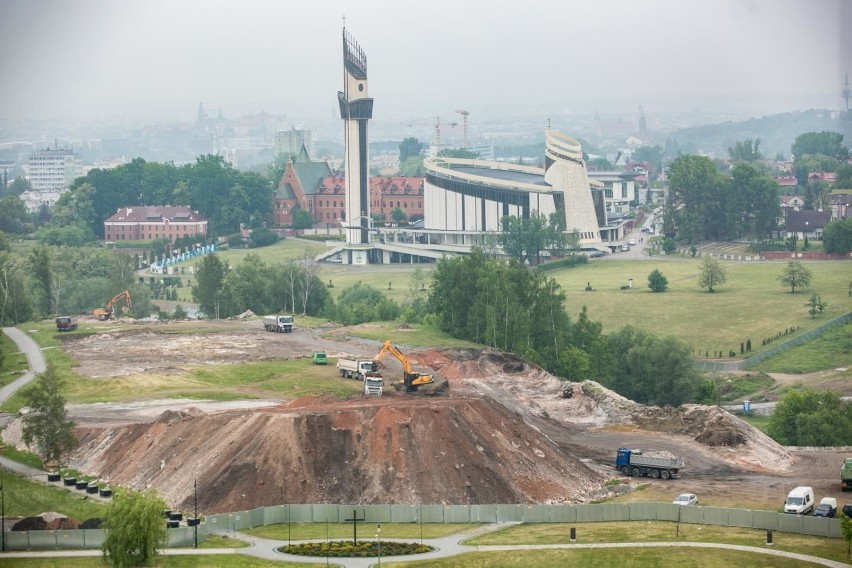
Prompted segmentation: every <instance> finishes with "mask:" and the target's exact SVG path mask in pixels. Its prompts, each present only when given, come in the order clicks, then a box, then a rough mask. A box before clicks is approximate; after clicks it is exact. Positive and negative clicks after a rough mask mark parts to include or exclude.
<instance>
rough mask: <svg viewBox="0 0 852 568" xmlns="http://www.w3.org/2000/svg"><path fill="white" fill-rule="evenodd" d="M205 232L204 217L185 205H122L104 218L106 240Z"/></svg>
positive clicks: (173, 240)
mask: <svg viewBox="0 0 852 568" xmlns="http://www.w3.org/2000/svg"><path fill="white" fill-rule="evenodd" d="M206 234H207V220H206V219H204V218H203V217H202V216H201V215H199V214H198V212H197V211H193V210H192V209H190V208H189V207H172V206H157V207H135V206H134V207H123V208H121V209H119V210H118V211H117V212H116V213H115V214H114V215H113V216H112V217H110V218H109V219H107V220H106V221H104V240H106V241H112V242H115V241H152V240H155V239H169V241H171V242H175V240H176V239H179V238H181V237H196V236H204V235H206Z"/></svg>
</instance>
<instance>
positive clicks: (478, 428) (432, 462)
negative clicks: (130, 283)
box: [4, 318, 843, 514]
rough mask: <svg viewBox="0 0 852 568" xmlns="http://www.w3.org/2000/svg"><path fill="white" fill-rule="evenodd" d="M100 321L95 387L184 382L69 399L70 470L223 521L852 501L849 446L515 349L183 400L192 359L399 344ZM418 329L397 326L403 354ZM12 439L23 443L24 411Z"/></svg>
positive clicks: (346, 354)
mask: <svg viewBox="0 0 852 568" xmlns="http://www.w3.org/2000/svg"><path fill="white" fill-rule="evenodd" d="M91 325H92V327H96V326H97V328H98V330H97V331H96V332H95V333H88V334H80V335H76V334H63V335H62V336H61V338H62V340H63V345H64V349H65V350H66V351H67V352H68V353H69V354H70V355H71V356H72V357H73V358H74V359H75V360H76V361H77V364H78V366H77V367H76V369H75V370H76V372H77V373H79V374H80V375H81V376H82V377H85V379H86V380H87V381H92V383H93V384H96V385H103V387H104V388H108V387H109V385H110V384H111V383H119V384H121V385H136V386H137V387H138V392H139V393H145V392H150V391H151V388H152V387H154V386H156V385H158V384H162V385H166V384H167V385H173V387H174V388H173V391H169V390H168V389H160V390H158V391H156V392H158V395H157V396H155V397H152V396H150V395H145V394H139V395H135V394H134V392H133V391H134V388H133V387H132V386H131V387H129V390H128V394H127V395H126V397H125V399H124V400H122V401H120V402H118V401H116V402H109V403H97V404H70V405H68V411H69V417H70V418H71V419H72V420H74V421H75V423H76V425H77V429H76V435H77V438H78V440H79V446H78V448H77V449H76V450H75V451H74V453H73V454H72V455H71V456H70V457H69V458H68V459H67V465H68V466H70V467H72V468H74V469H76V470H78V471H80V472H83V473H85V474H88V475H92V476H95V477H97V478H98V479H99V480H102V481H104V482H107V483H109V484H112V485H115V486H128V487H134V488H137V489H144V488H149V487H150V488H155V489H156V490H157V491H158V492H159V493H160V494H161V495H162V496H163V497H164V498H165V499H166V501H167V502H168V503H169V504H170V506H173V507H175V508H178V509H180V508H188V507H189V506H190V503H192V499H193V484H194V483H195V482H197V498H198V508H199V511H202V512H204V513H207V514H213V513H221V512H228V511H236V510H246V509H249V508H254V507H259V506H266V505H276V504H281V503H359V504H379V503H382V504H481V503H530V504H533V503H539V504H541V503H544V504H547V503H588V502H593V501H598V500H602V499H607V498H612V499H616V500H630V501H633V500H648V501H671V499H672V498H673V497H674V496H675V495H677V494H678V493H681V492H683V491H691V492H696V493H700V494H701V499H702V504H707V505H710V504H716V505H719V506H726V505H729V504H737V505H738V506H745V507H754V508H767V509H774V508H777V506H778V505H780V504H781V503H782V502H783V499H784V496H785V495H786V493H787V491H788V490H789V489H790V488H791V487H794V486H796V485H801V484H803V482H804V481H805V480H807V485H812V486H813V487H814V489H815V491H816V492H817V493H818V494H820V495H835V494H836V496H837V497H841V495H840V489H839V487H838V486H837V480H836V479H837V471H836V469H837V468H836V467H835V466H836V465H837V463H841V462H842V457H843V456H842V455H841V454H840V453H836V454H835V453H833V452H825V451H822V452H791V451H789V450H788V449H785V448H784V447H782V446H780V445H778V444H777V443H775V442H774V441H773V440H771V439H770V438H768V437H767V436H765V435H764V434H762V433H761V432H760V431H758V430H756V429H755V428H753V427H751V426H750V425H749V424H747V423H746V422H744V421H742V420H740V419H738V418H737V417H735V416H733V415H732V414H730V413H728V412H726V411H724V410H722V409H720V408H718V407H715V406H701V405H683V406H681V407H678V408H669V407H667V408H658V407H647V406H643V405H640V404H637V403H634V402H632V401H630V400H627V399H625V398H623V397H621V396H619V395H617V394H615V393H613V392H611V391H609V390H608V389H606V388H604V387H602V386H601V385H599V384H597V383H595V382H592V381H586V382H582V383H564V382H563V381H562V380H560V379H559V378H558V377H555V376H553V375H550V374H549V373H547V372H546V371H544V370H542V369H541V368H539V367H537V366H535V365H532V364H530V363H528V362H526V361H524V360H522V359H520V358H518V357H516V356H514V355H512V354H507V353H502V352H499V351H494V350H489V349H458V348H454V349H426V350H414V349H407V348H406V349H405V355H404V356H403V359H405V360H406V361H407V364H408V368H404V365H405V363H404V361H403V359H400V358H399V357H397V356H396V355H394V356H388V357H378V358H379V359H382V360H381V365H382V366H381V373H382V374H383V375H384V385H385V388H384V390H383V392H382V394H381V395H375V394H369V395H368V394H364V393H363V391H361V390H356V391H353V394H351V395H349V396H347V397H343V398H341V397H339V396H331V395H313V396H305V397H298V398H288V397H282V396H279V395H277V394H276V392H273V391H269V390H266V389H262V388H252V387H251V386H248V385H240V384H236V385H232V386H230V387H228V390H227V393H228V396H222V397H220V399H219V400H218V401H216V400H201V399H195V398H187V397H186V396H185V395H184V397H182V398H175V397H177V396H180V395H179V394H178V393H181V392H182V391H185V390H187V389H188V388H189V387H188V386H187V385H189V384H190V380H189V379H188V378H187V377H188V370H189V369H193V368H196V369H197V368H199V367H205V368H211V367H219V366H228V365H240V364H243V363H249V362H255V361H279V360H281V361H285V360H299V359H305V360H310V358H311V356H312V354H313V353H315V352H317V351H320V350H321V351H323V352H324V353H326V354H327V355H328V356H329V364H328V365H327V366H326V367H322V368H321V370H319V371H317V372H319V373H323V375H322V376H323V377H325V376H326V375H327V380H328V381H329V384H331V383H333V382H340V381H344V382H347V383H351V382H352V380H351V379H346V378H342V377H341V376H340V374H342V373H339V372H338V368H336V366H335V364H334V361H335V360H344V359H346V358H376V356H377V355H383V352H384V351H385V349H384V347H387V344H386V345H385V346H384V347H383V345H382V343H380V342H376V341H368V340H364V339H357V338H353V337H352V336H351V331H352V330H351V329H348V328H335V327H334V326H331V325H329V326H325V327H322V328H316V329H310V328H304V327H300V326H299V324H298V321H297V324H296V326H295V327H294V329H293V331H292V333H286V334H284V333H267V332H266V331H265V330H264V327H263V324H262V323H261V322H260V321H258V320H257V319H256V318H252V319H244V320H240V319H238V320H233V321H218V322H209V323H208V322H205V324H204V328H203V330H202V329H199V330H198V333H194V332H193V329H192V326H199V323H197V322H185V323H178V324H168V325H161V324H154V323H137V322H133V321H132V320H118V321H111V322H103V323H98V322H96V321H93V322H91ZM407 331H408V330H406V329H400V330H399V331H398V333H396V334H395V335H396V337H397V338H398V341H397V340H395V341H394V342H393V343H392V346H393V347H394V348H396V349H397V350H398V349H399V348H398V347H396V346H398V345H403V346H404V345H405V333H406V332H407ZM106 360H108V361H109V362H110V363H109V365H104V361H106ZM318 369H319V368H318ZM412 369H416V372H415V371H412ZM409 372H410V374H411V378H408V377H407V374H408V373H409ZM426 376H428V377H429V381H428V382H427V381H426V380H425V379H424V378H423V377H426ZM290 378H291V379H298V377H290ZM323 380H325V379H323ZM418 380H419V381H420V384H421V385H422V386H419V388H418V386H417V385H414V384H413V383H415V382H417V381H418ZM394 383H397V384H400V385H401V388H398V389H395V388H391V385H393V384H394ZM435 385H441V388H438V389H434V388H433V389H431V390H430V388H429V387H434V386H435ZM412 386H413V387H414V388H411V387H412ZM164 392H165V393H166V394H165V395H164V394H163V393H164ZM223 392H224V391H223ZM4 440H5V441H6V442H7V443H13V444H17V445H21V441H20V421H19V420H18V421H16V422H13V423H12V424H11V425H10V426H9V427H8V428H7V429H6V430H5V432H4ZM619 448H641V449H642V450H645V451H649V452H657V453H661V454H667V455H672V456H679V457H681V458H682V459H683V461H684V462H685V466H684V467H683V469H682V471H681V472H680V475H679V476H678V479H670V480H662V479H652V478H650V477H631V476H625V475H623V474H622V473H621V472H619V471H618V470H616V469H615V468H614V467H613V466H614V460H615V456H616V452H617V451H618V449H619Z"/></svg>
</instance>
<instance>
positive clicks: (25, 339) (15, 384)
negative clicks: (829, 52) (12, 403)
mask: <svg viewBox="0 0 852 568" xmlns="http://www.w3.org/2000/svg"><path fill="white" fill-rule="evenodd" d="M3 333H5V334H6V335H8V336H9V339H11V340H12V341H14V342H15V345H17V346H18V349H19V350H20V351H21V353H23V354H24V355H26V356H27V361H28V362H29V366H30V370H29V371H27V372H26V373H24V374H23V375H21V376H20V377H19V378H17V379H15V380H14V381H12V382H11V383H9V384H8V385H6V386H5V387H3V388H2V389H0V404H3V403H4V402H6V401H7V400H8V399H9V398H11V397H12V395H13V394H15V392H17V391H18V389H20V388H22V387H24V386H25V385H26V384H27V383H29V382H30V381H31V380H33V379H34V378H35V377H36V375H37V374H39V373H43V372H44V370H45V369H46V368H47V364H46V363H45V362H44V356H43V355H42V354H41V348H40V347H39V346H38V343H36V342H35V341H33V340H32V338H31V337H30V336H28V335H27V334H26V333H24V332H23V331H21V330H20V329H17V328H15V327H4V328H3ZM12 418H13V417H12V416H10V415H8V414H5V413H2V412H0V428H5V427H6V425H7V424H9V422H10V421H11V420H12Z"/></svg>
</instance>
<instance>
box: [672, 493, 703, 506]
mask: <svg viewBox="0 0 852 568" xmlns="http://www.w3.org/2000/svg"><path fill="white" fill-rule="evenodd" d="M672 504H673V505H698V497H697V496H696V495H695V493H681V494H680V495H678V496H677V499H675V500H674V501H672Z"/></svg>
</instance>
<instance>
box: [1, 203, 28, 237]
mask: <svg viewBox="0 0 852 568" xmlns="http://www.w3.org/2000/svg"><path fill="white" fill-rule="evenodd" d="M29 222H30V215H29V213H27V208H26V206H25V205H24V202H23V201H21V199H20V198H19V197H17V196H9V197H3V198H2V199H0V231H5V232H7V233H22V232H24V231H25V230H26V229H27V224H28V223H29Z"/></svg>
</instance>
